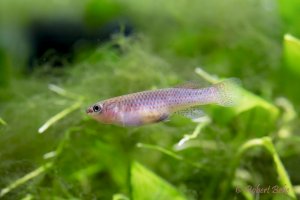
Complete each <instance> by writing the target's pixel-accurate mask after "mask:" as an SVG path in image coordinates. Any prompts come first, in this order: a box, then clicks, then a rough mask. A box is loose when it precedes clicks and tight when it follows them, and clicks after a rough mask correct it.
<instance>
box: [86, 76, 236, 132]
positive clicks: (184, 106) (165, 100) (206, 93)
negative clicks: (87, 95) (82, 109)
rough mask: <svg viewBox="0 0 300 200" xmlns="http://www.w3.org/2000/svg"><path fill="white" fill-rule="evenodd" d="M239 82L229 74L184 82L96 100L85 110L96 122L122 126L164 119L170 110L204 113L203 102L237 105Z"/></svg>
mask: <svg viewBox="0 0 300 200" xmlns="http://www.w3.org/2000/svg"><path fill="white" fill-rule="evenodd" d="M239 85H240V80H239V79H237V78H229V79H225V80H224V81H221V82H218V83H216V84H213V85H211V86H208V87H204V88H201V87H199V86H198V85H195V84H185V85H182V86H176V87H171V88H164V89H156V90H147V91H142V92H137V93H131V94H126V95H122V96H118V97H113V98H110V99H107V100H103V101H99V102H97V103H95V104H93V105H91V106H89V107H88V108H87V109H86V113H87V114H88V115H90V116H91V117H92V118H94V119H95V120H97V121H99V122H102V123H105V124H114V125H119V126H125V127H126V126H141V125H146V124H153V123H158V122H162V121H167V120H169V118H170V116H172V115H173V114H181V115H184V116H187V117H189V118H194V117H195V115H196V116H199V115H202V114H203V112H201V110H200V109H199V106H202V105H207V104H216V105H220V106H226V107H227V106H234V105H236V104H237V102H238V101H239V99H240V94H239V89H238V88H239ZM198 111H199V112H198Z"/></svg>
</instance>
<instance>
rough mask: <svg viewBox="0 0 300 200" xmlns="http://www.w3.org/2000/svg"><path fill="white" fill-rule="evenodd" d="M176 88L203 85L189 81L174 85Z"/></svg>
mask: <svg viewBox="0 0 300 200" xmlns="http://www.w3.org/2000/svg"><path fill="white" fill-rule="evenodd" d="M174 88H187V89H199V88H201V85H199V83H196V82H193V81H188V82H185V83H182V84H179V85H176V86H174Z"/></svg>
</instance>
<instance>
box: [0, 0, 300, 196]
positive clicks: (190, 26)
mask: <svg viewBox="0 0 300 200" xmlns="http://www.w3.org/2000/svg"><path fill="white" fill-rule="evenodd" d="M31 2H32V3H31V4H29V3H28V5H24V6H22V7H23V8H21V6H20V5H19V4H18V3H17V2H13V3H11V4H10V3H9V2H8V1H3V2H1V3H0V5H1V6H0V8H1V9H2V10H3V8H10V9H6V11H4V12H3V13H4V14H5V17H4V18H3V20H5V21H7V22H9V23H12V24H13V22H14V21H18V19H17V17H16V16H14V15H12V12H11V10H15V11H16V12H17V11H20V12H19V13H20V15H24V18H23V19H22V23H26V22H25V21H26V20H29V19H30V18H33V15H40V14H41V13H42V12H45V13H44V15H45V16H52V15H53V13H54V11H56V6H55V4H54V3H53V2H49V4H47V8H46V9H45V10H40V9H36V10H35V8H37V7H38V6H39V5H40V3H39V2H37V1H35V0H31ZM293 4H294V3H293V2H292V1H278V4H277V3H276V2H274V1H271V0H266V1H250V0H249V1H243V2H240V1H237V0H230V1H227V2H226V3H225V2H223V3H221V2H220V1H217V0H213V1H209V2H208V1H191V2H184V1H180V2H178V3H176V4H174V2H173V1H169V0H168V1H164V2H161V3H159V4H156V3H154V2H152V1H143V2H142V1H136V0H130V1H127V2H126V3H125V2H121V1H114V2H112V3H109V2H107V1H105V2H104V3H103V5H102V4H101V2H100V1H99V2H95V1H89V2H88V3H87V4H85V3H84V2H83V1H80V2H79V1H78V2H76V3H74V4H73V5H72V6H69V4H66V5H68V6H65V7H64V6H63V3H62V4H60V6H61V7H60V9H59V10H62V11H66V12H65V13H67V14H68V16H73V15H78V13H81V9H82V10H85V11H82V12H92V13H85V14H86V15H85V16H86V17H87V19H88V18H89V17H93V16H98V15H97V9H100V10H108V11H109V10H112V13H108V14H107V16H104V19H108V18H110V17H112V16H114V15H117V14H118V12H119V11H120V13H121V14H122V15H127V16H128V18H129V19H130V20H132V22H134V24H135V26H136V29H137V30H136V33H135V34H134V35H133V36H131V37H129V38H126V37H123V36H122V35H115V36H114V37H113V39H112V41H111V42H108V43H106V44H104V45H102V46H98V47H97V48H96V49H91V50H84V51H79V52H76V55H75V58H74V62H73V63H69V64H67V65H66V66H64V67H63V68H49V64H48V63H44V65H42V66H39V68H38V69H36V70H35V71H34V72H33V73H32V74H27V75H25V74H22V73H21V71H22V70H19V69H18V66H19V64H20V62H19V60H18V59H13V60H10V58H11V54H10V53H7V52H10V51H8V50H7V52H6V49H5V48H4V53H2V48H1V55H5V59H4V60H3V59H2V62H1V63H7V64H8V65H6V66H5V68H3V69H2V68H1V69H0V72H1V74H0V77H4V78H5V79H1V81H0V82H1V84H0V97H1V98H0V147H1V148H0V177H1V178H0V199H2V198H3V199H49V198H51V199H113V200H129V199H130V200H137V199H145V200H147V199H149V200H150V199H191V200H195V199H218V200H225V199H249V200H252V199H263V200H266V199H280V198H281V199H296V198H297V197H299V195H300V192H299V191H300V190H299V182H300V178H299V172H298V171H299V169H298V166H299V154H300V148H299V142H300V138H299V134H298V133H299V131H298V130H299V119H298V115H297V113H299V109H300V107H299V103H298V102H299V101H298V100H299V97H300V95H299V92H298V90H299V89H298V82H299V81H298V80H299V76H298V75H299V74H298V72H299V66H300V65H299V64H298V63H299V60H300V59H299V55H300V54H299V52H300V50H299V39H297V38H299V37H300V35H299V33H298V32H297V29H296V28H292V26H295V21H296V22H297V20H294V17H293V16H296V15H297V14H295V13H296V12H294V9H292V10H291V11H290V9H289V8H288V7H289V6H290V5H293ZM32 5H35V6H37V7H35V6H32ZM93 5H96V6H93ZM287 5H289V6H287ZM110 6H111V7H110ZM282 6H285V7H282ZM71 7H72V10H70V9H71ZM106 7H108V9H105V8H106ZM109 7H110V8H109ZM292 7H293V6H292ZM179 8H180V9H179ZM64 9H65V10H64ZM2 10H1V11H2ZM59 10H57V12H59ZM26 13H27V14H26ZM28 13H31V15H30V14H28ZM55 13H56V12H55ZM88 14H90V15H88ZM44 15H43V17H45V16H44ZM100 15H106V14H105V12H103V13H100V14H99V16H100ZM10 16H11V17H10ZM106 17H107V18H106ZM281 18H283V19H284V20H283V21H281V20H280V19H281ZM99 20H100V19H99ZM100 21H101V20H100ZM286 21H288V22H290V23H287V22H286ZM96 22H97V20H96V19H95V21H93V22H92V23H96ZM9 23H8V24H9ZM20 23H21V22H20ZM281 23H284V24H283V25H284V26H281ZM296 24H297V23H296ZM0 26H1V27H2V24H1V23H0ZM4 27H5V26H4ZM3 30H5V31H8V33H10V32H9V27H8V30H6V29H1V31H3ZM287 31H291V32H290V34H286V35H285V36H284V37H283V33H285V32H287ZM1 33H2V32H1ZM8 35H10V34H8ZM8 43H9V41H8ZM12 43H13V42H12ZM27 53H28V52H22V55H26V54H27ZM16 55H17V53H16ZM2 57H3V56H2ZM2 57H1V58H2ZM3 61H5V62H3ZM10 61H13V62H10ZM229 77H237V78H239V79H241V81H242V86H241V88H240V91H241V94H242V97H241V99H240V104H239V105H238V106H236V107H232V108H224V107H218V106H207V107H203V110H204V112H205V113H206V117H204V118H201V119H200V120H199V121H196V122H195V121H191V120H189V119H186V118H184V117H180V116H174V118H172V120H170V121H168V122H164V123H159V124H154V125H150V126H144V127H135V128H124V127H116V126H113V125H105V124H100V123H97V122H96V121H94V120H92V119H91V118H90V117H88V116H87V115H86V114H85V108H86V107H87V106H88V105H90V104H91V103H93V102H96V101H98V100H101V99H107V98H110V97H113V96H118V95H122V94H128V93H132V92H137V91H141V90H150V89H157V88H166V87H172V86H175V85H177V84H180V83H183V82H186V81H190V80H195V81H197V82H199V83H200V84H203V85H204V86H206V85H209V84H211V83H214V82H218V81H220V80H221V79H224V78H229ZM2 97H4V98H2ZM39 133H42V134H39ZM257 185H260V186H261V187H262V188H267V187H269V186H270V187H275V186H276V187H287V188H288V191H287V192H284V191H283V192H281V193H255V192H254V193H253V192H252V191H251V190H249V187H250V186H251V187H252V186H257ZM216 191H217V192H216Z"/></svg>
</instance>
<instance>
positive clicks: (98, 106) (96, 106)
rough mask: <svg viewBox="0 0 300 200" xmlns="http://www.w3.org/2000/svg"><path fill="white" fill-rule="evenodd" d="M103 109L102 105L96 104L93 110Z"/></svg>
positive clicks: (99, 110)
mask: <svg viewBox="0 0 300 200" xmlns="http://www.w3.org/2000/svg"><path fill="white" fill-rule="evenodd" d="M101 110H102V107H101V106H100V105H94V106H93V111H94V112H101Z"/></svg>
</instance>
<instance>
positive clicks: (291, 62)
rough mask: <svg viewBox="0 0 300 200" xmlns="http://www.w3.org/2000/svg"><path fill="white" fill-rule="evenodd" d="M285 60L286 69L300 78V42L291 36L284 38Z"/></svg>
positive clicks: (287, 35)
mask: <svg viewBox="0 0 300 200" xmlns="http://www.w3.org/2000/svg"><path fill="white" fill-rule="evenodd" d="M284 58H285V64H286V68H287V69H289V70H290V72H292V73H295V74H296V75H297V76H300V61H299V59H300V40H299V39H297V38H295V37H293V36H292V35H290V34H286V35H285V36H284Z"/></svg>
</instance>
